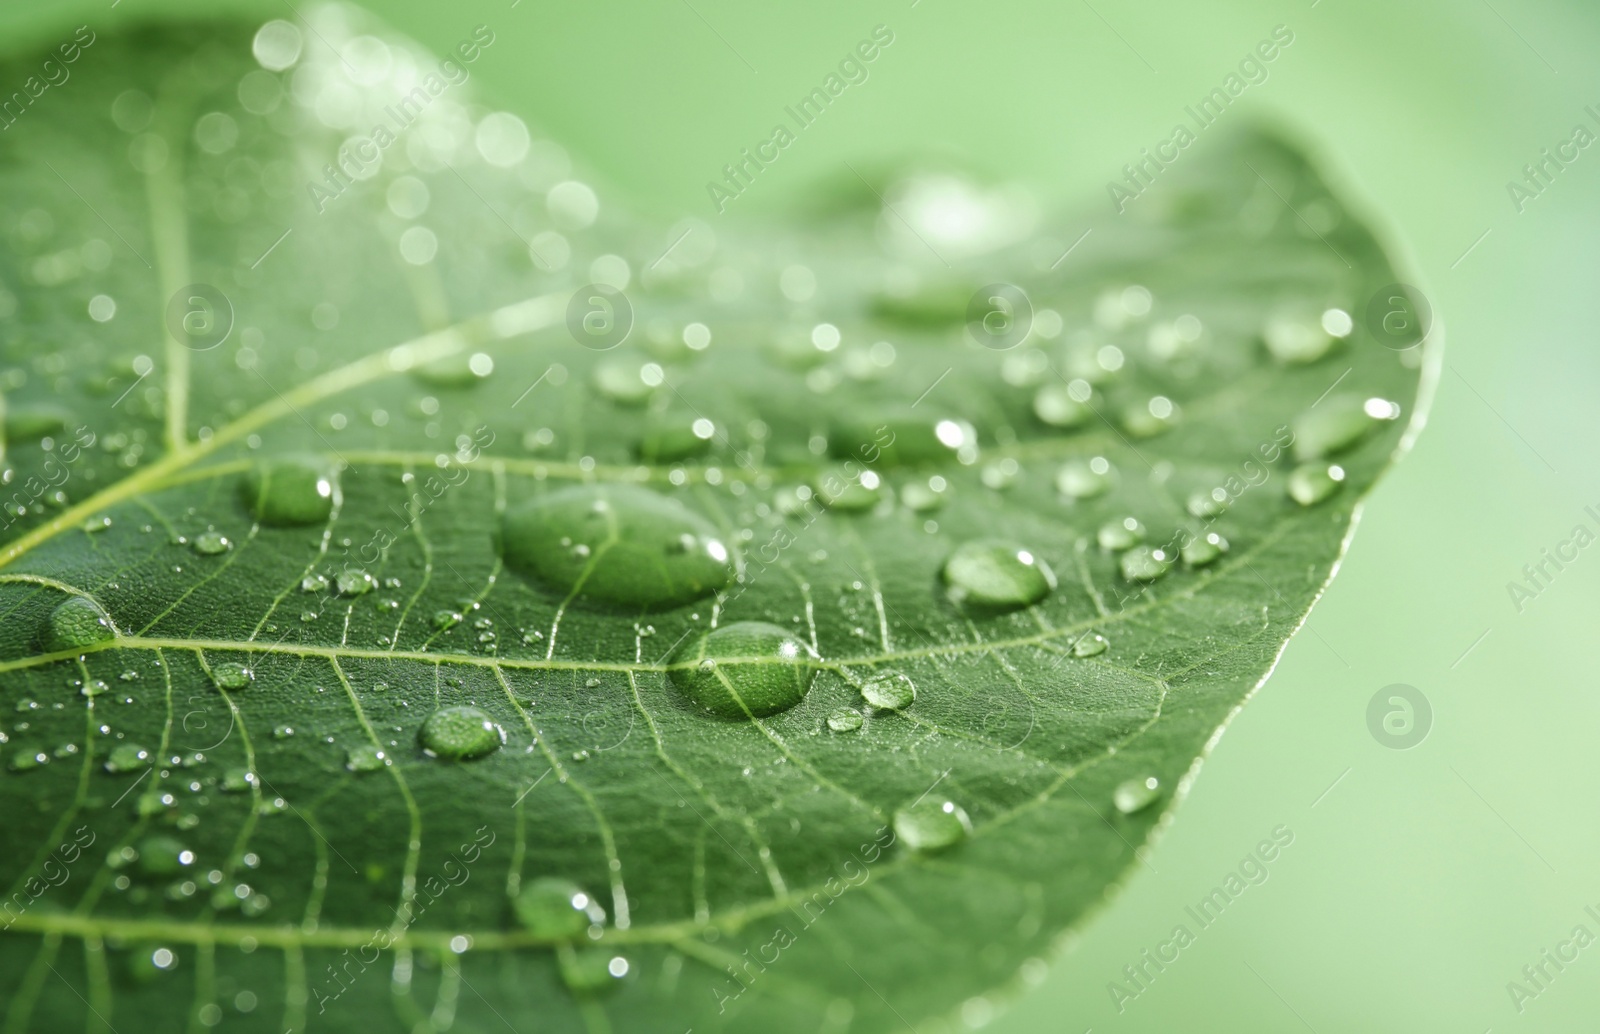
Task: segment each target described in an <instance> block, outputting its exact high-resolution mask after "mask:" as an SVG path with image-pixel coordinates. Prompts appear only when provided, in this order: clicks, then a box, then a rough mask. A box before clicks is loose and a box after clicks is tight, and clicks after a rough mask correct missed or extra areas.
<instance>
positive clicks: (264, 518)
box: [240, 458, 334, 527]
mask: <svg viewBox="0 0 1600 1034" xmlns="http://www.w3.org/2000/svg"><path fill="white" fill-rule="evenodd" d="M240 491H241V494H242V495H243V497H244V504H245V507H246V508H247V509H249V511H250V513H251V515H252V516H254V517H255V518H256V520H258V521H260V522H261V523H262V524H267V525H272V526H274V527H294V526H296V525H302V524H320V523H321V522H323V521H325V520H327V519H328V514H329V513H331V512H332V510H333V493H334V480H333V475H332V474H331V473H330V472H329V471H328V469H327V467H326V466H324V465H323V464H322V463H320V462H318V461H317V460H315V459H300V458H287V459H276V460H264V461H262V462H261V463H258V464H257V465H256V466H255V467H253V468H251V470H250V471H249V472H248V473H247V474H246V475H245V476H244V478H243V480H242V481H241V482H240Z"/></svg>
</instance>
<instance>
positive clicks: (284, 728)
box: [272, 725, 294, 740]
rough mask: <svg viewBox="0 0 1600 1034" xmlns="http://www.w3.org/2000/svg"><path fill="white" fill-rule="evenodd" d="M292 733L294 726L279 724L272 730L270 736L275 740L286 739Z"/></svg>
mask: <svg viewBox="0 0 1600 1034" xmlns="http://www.w3.org/2000/svg"><path fill="white" fill-rule="evenodd" d="M293 735H294V726H292V725H280V726H278V727H276V728H274V729H273V730H272V738H273V739H277V740H286V739H288V738H289V737H291V736H293Z"/></svg>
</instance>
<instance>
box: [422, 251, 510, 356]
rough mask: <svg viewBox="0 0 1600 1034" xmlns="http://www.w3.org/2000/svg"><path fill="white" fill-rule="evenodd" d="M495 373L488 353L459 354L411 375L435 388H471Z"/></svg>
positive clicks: (423, 263) (424, 263)
mask: <svg viewBox="0 0 1600 1034" xmlns="http://www.w3.org/2000/svg"><path fill="white" fill-rule="evenodd" d="M402 250H404V249H402ZM423 253H425V252H423ZM426 264H427V263H426V261H424V262H420V263H417V265H426ZM493 372H494V358H493V357H492V356H490V355H489V354H488V353H487V352H473V353H471V354H468V353H466V352H457V353H456V354H455V355H447V356H444V357H442V358H440V359H435V360H433V361H432V362H429V363H424V364H423V365H421V366H417V367H414V368H412V370H411V375H412V376H413V377H415V378H416V379H417V380H419V381H421V382H422V383H423V384H426V385H428V386H430V387H434V388H470V387H472V386H473V385H474V384H477V383H478V382H479V381H481V380H483V379H484V378H485V377H488V376H489V375H490V374H491V373H493Z"/></svg>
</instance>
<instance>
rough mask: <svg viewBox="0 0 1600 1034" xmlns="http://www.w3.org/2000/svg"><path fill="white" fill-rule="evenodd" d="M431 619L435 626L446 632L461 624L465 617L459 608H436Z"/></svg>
mask: <svg viewBox="0 0 1600 1034" xmlns="http://www.w3.org/2000/svg"><path fill="white" fill-rule="evenodd" d="M430 620H431V623H432V624H433V627H434V628H436V629H438V630H439V631H441V632H444V631H446V630H448V629H452V628H454V627H456V626H457V625H459V624H461V622H462V620H463V619H462V616H461V612H460V611H459V610H436V611H434V612H433V617H432V618H431V619H430Z"/></svg>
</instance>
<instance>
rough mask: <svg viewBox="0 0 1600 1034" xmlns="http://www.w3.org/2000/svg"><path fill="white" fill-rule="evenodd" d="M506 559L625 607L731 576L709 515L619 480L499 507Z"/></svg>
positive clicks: (688, 596)
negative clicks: (503, 511) (504, 511)
mask: <svg viewBox="0 0 1600 1034" xmlns="http://www.w3.org/2000/svg"><path fill="white" fill-rule="evenodd" d="M502 548H503V549H504V551H505V556H506V560H507V562H508V563H510V564H511V565H512V566H513V567H516V568H518V569H520V570H523V571H525V572H527V573H529V574H531V575H534V576H535V577H537V578H539V579H541V580H543V581H545V582H547V583H549V584H550V585H551V586H552V587H554V588H555V589H557V590H558V591H560V592H562V593H575V594H577V595H579V596H583V597H585V598H588V599H592V600H599V601H601V602H605V603H613V604H618V605H622V606H629V607H647V608H659V607H674V606H678V605H680V604H683V603H688V602H690V601H691V600H696V599H699V598H700V597H702V596H707V595H710V594H711V593H713V592H716V591H717V590H718V589H721V588H723V587H724V586H726V585H727V584H728V581H729V579H731V578H732V577H733V567H732V564H731V563H730V557H729V550H728V547H727V546H726V545H724V544H723V542H722V540H721V538H720V537H719V536H718V534H717V530H716V528H715V527H713V526H712V525H711V524H710V522H708V521H706V520H705V519H704V518H702V517H700V516H698V515H697V514H694V513H691V512H690V511H689V510H687V509H685V508H684V507H683V506H682V505H681V504H679V503H678V502H676V501H675V500H672V499H669V498H667V497H666V496H663V495H659V494H657V493H655V492H652V491H650V490H648V489H643V488H636V487H633V486H627V485H585V486H582V487H579V488H570V489H565V490H563V491H559V492H554V493H552V494H550V495H547V496H542V497H540V498H538V499H534V500H532V501H531V502H528V503H525V504H523V505H522V506H519V507H516V508H513V509H512V510H511V511H510V512H509V513H507V514H506V518H505V528H504V535H503V538H502Z"/></svg>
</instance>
